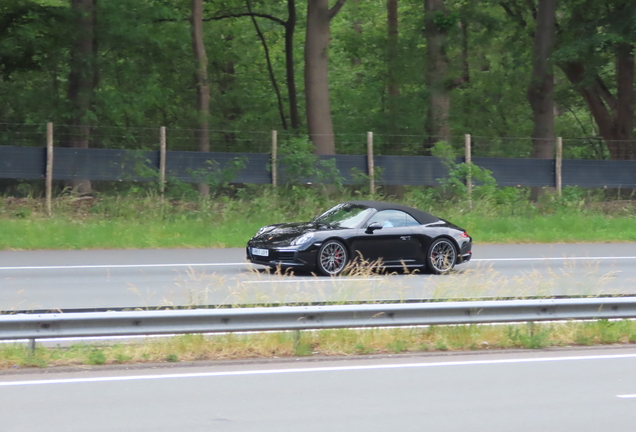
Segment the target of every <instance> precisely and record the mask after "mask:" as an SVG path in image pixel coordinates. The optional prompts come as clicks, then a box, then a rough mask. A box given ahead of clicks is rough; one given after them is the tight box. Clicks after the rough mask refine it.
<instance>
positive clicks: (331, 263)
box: [317, 240, 349, 276]
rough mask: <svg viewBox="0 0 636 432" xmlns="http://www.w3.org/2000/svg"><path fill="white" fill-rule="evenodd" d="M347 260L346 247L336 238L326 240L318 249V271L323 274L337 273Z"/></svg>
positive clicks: (333, 274)
mask: <svg viewBox="0 0 636 432" xmlns="http://www.w3.org/2000/svg"><path fill="white" fill-rule="evenodd" d="M347 262H349V254H348V253H347V248H346V247H345V246H344V245H343V244H342V243H340V242H339V241H338V240H328V241H326V242H325V243H324V244H323V245H322V246H321V247H320V249H319V250H318V263H317V264H318V271H319V272H320V273H321V274H323V275H325V276H336V275H339V274H340V273H342V271H343V270H344V268H345V267H346V265H347Z"/></svg>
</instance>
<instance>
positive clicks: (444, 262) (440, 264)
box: [426, 238, 457, 274]
mask: <svg viewBox="0 0 636 432" xmlns="http://www.w3.org/2000/svg"><path fill="white" fill-rule="evenodd" d="M456 262H457V248H456V247H455V245H454V244H453V242H452V241H451V240H449V239H447V238H440V239H437V240H435V241H433V243H431V247H429V248H428V254H427V255H426V268H427V269H428V271H429V272H431V273H433V274H444V273H448V272H450V271H451V270H452V269H453V267H455V263H456Z"/></svg>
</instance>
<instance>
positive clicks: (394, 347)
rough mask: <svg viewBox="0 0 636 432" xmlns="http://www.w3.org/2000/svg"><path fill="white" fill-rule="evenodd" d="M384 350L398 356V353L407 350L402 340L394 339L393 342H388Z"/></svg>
mask: <svg viewBox="0 0 636 432" xmlns="http://www.w3.org/2000/svg"><path fill="white" fill-rule="evenodd" d="M386 348H387V349H388V350H389V351H392V352H394V353H396V354H399V353H401V352H404V351H406V350H407V348H408V344H407V343H406V342H405V341H403V340H399V339H396V340H394V341H391V342H389V343H388V344H387V345H386Z"/></svg>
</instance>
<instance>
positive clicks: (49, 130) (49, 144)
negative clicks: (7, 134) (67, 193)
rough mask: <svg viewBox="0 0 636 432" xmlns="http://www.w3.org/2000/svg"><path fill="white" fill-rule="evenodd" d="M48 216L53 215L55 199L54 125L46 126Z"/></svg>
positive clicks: (49, 123)
mask: <svg viewBox="0 0 636 432" xmlns="http://www.w3.org/2000/svg"><path fill="white" fill-rule="evenodd" d="M45 184H46V186H45V187H46V192H45V194H46V214H47V216H48V217H51V216H52V215H53V209H52V205H51V200H52V197H53V123H51V122H48V123H47V124H46V182H45Z"/></svg>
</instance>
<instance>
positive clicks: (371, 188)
mask: <svg viewBox="0 0 636 432" xmlns="http://www.w3.org/2000/svg"><path fill="white" fill-rule="evenodd" d="M367 174H368V175H369V191H370V192H371V195H373V194H375V167H374V165H373V132H367Z"/></svg>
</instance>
